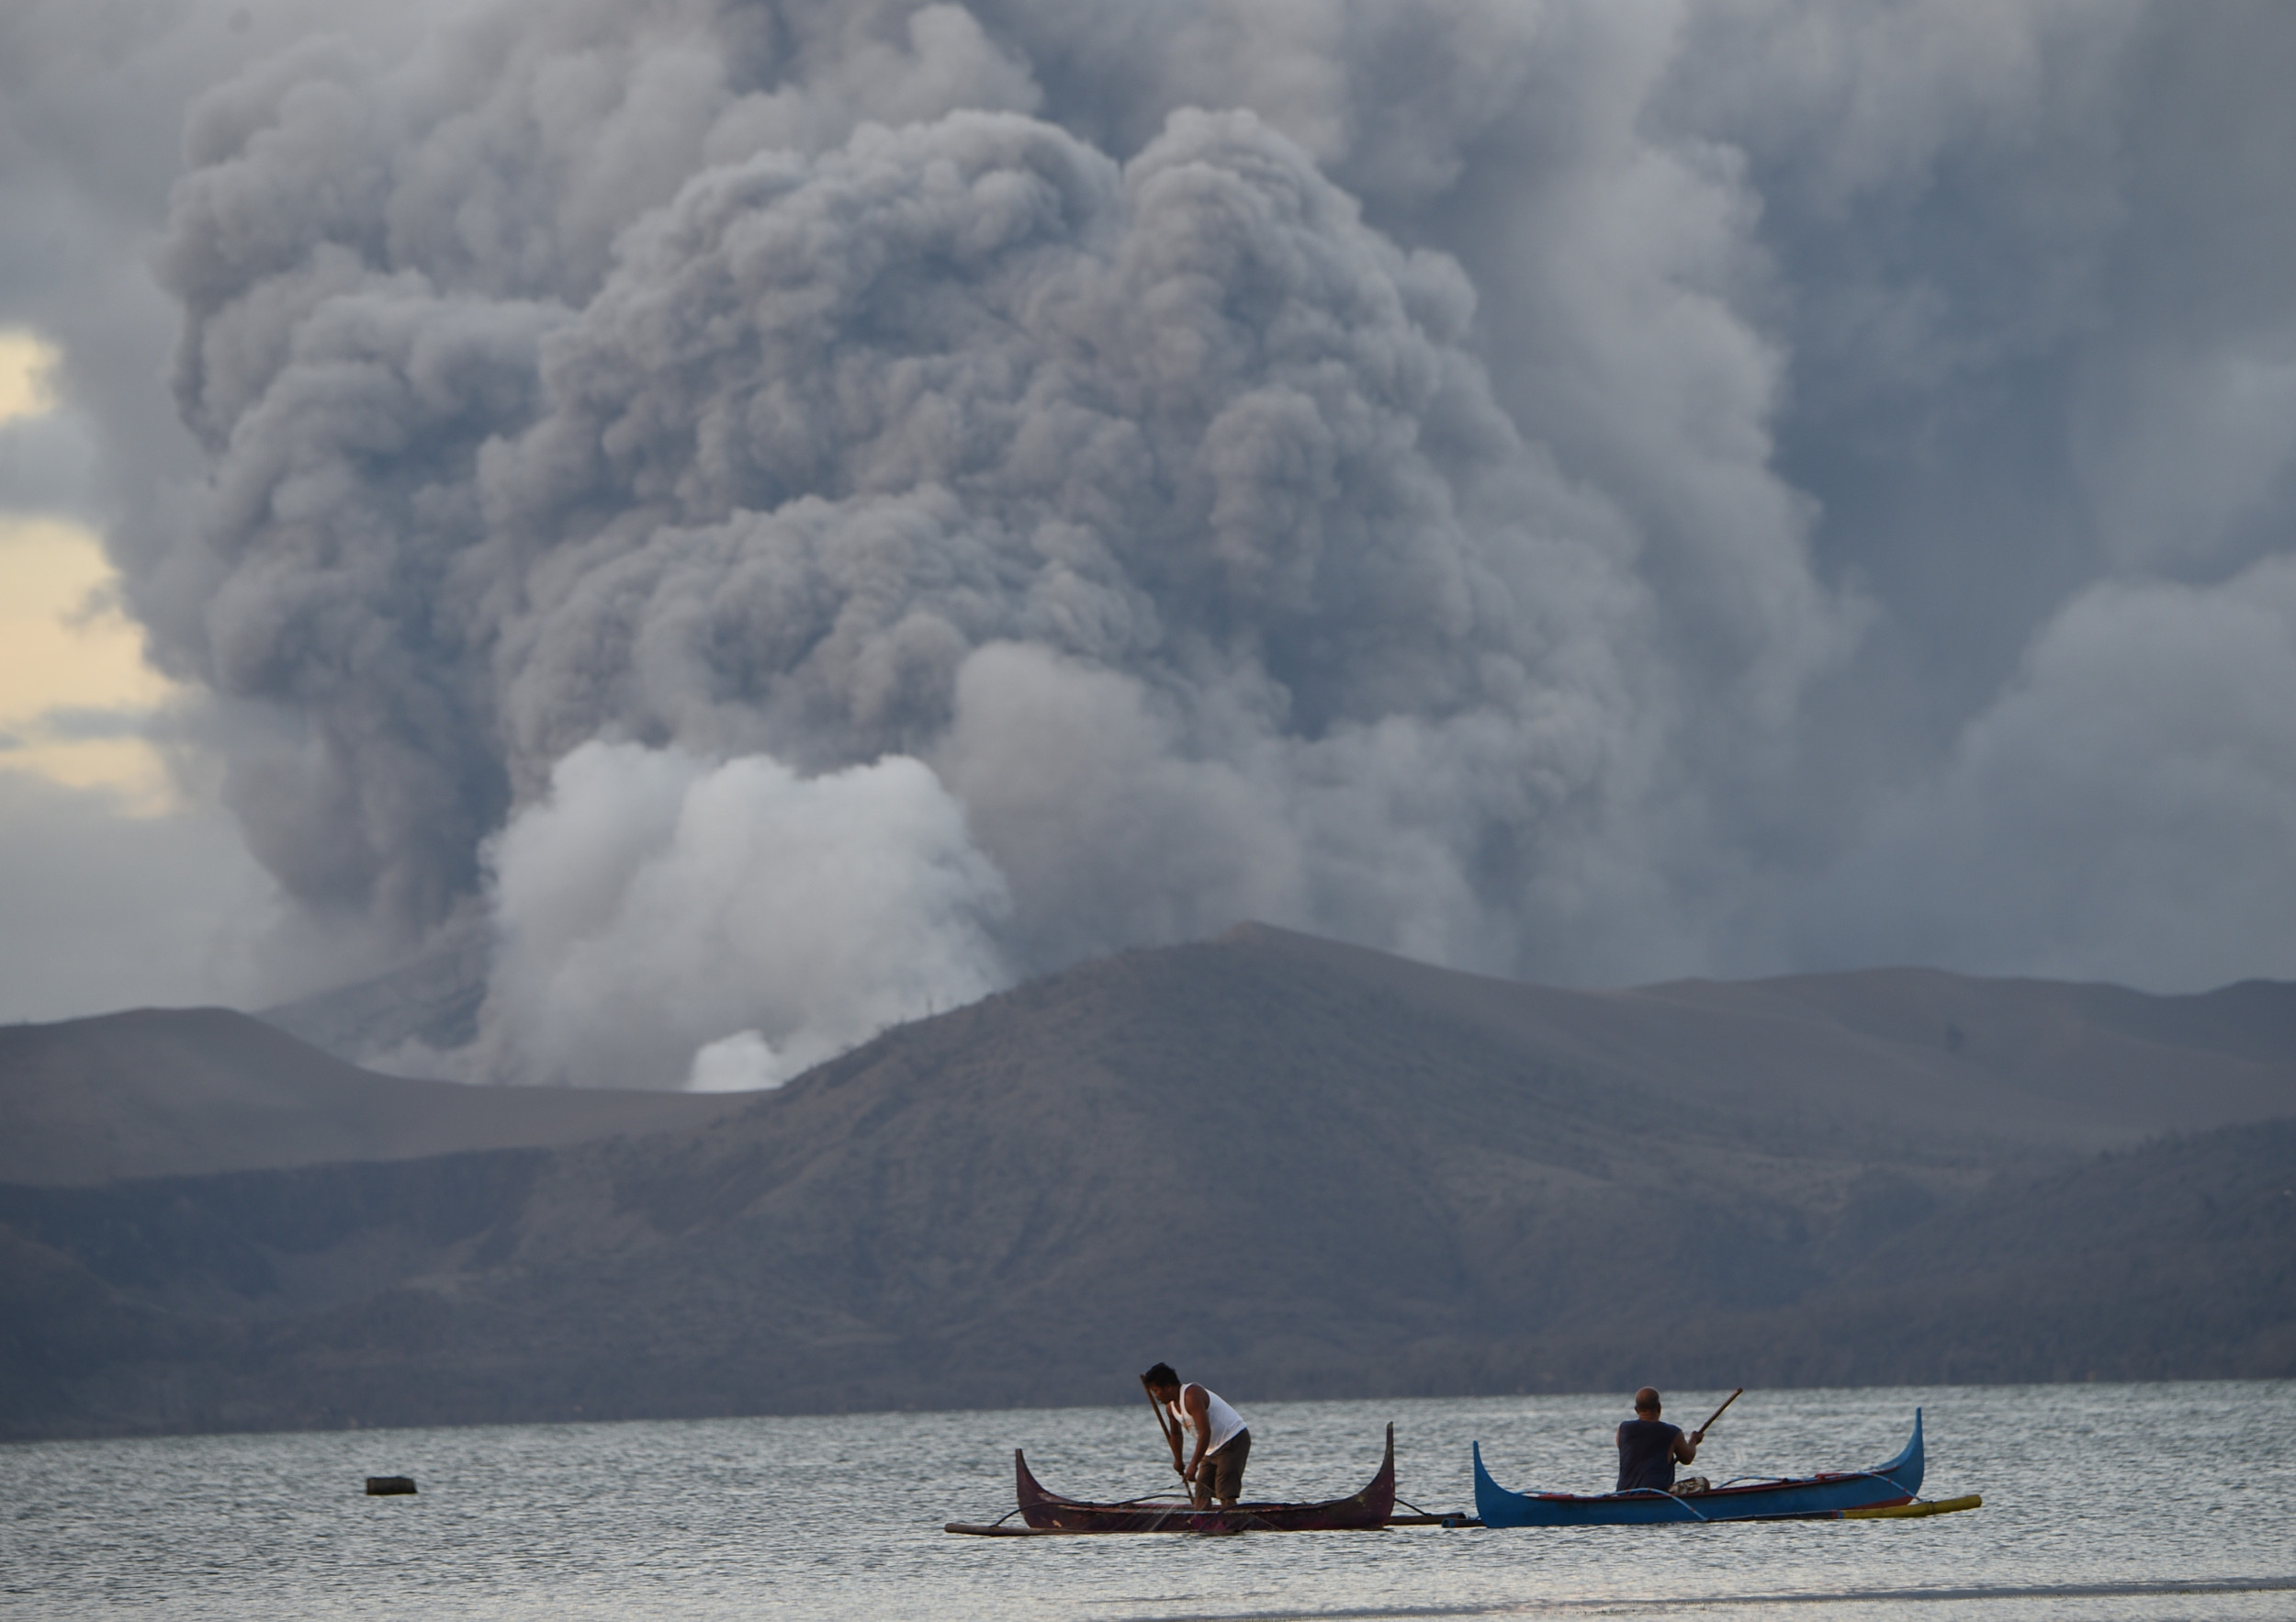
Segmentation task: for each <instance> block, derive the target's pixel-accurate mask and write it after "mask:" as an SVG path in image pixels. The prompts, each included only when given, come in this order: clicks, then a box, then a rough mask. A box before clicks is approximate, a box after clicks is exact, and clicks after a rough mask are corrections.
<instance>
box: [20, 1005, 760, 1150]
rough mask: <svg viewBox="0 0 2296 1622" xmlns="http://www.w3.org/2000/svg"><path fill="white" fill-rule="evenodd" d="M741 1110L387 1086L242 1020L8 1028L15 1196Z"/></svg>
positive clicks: (125, 1018) (714, 1101) (529, 1140)
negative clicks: (29, 1187)
mask: <svg viewBox="0 0 2296 1622" xmlns="http://www.w3.org/2000/svg"><path fill="white" fill-rule="evenodd" d="M742 1101H743V1100H741V1099H740V1098H726V1097H718V1098H711V1097H697V1096H686V1095H679V1094H665V1093H640V1092H571V1091H566V1090H563V1089H549V1090H545V1089H539V1088H536V1089H526V1090H512V1089H510V1088H506V1087H459V1086H456V1085H455V1084H453V1083H451V1082H439V1081H409V1080H405V1079H402V1078H400V1077H398V1076H377V1075H374V1074H373V1073H371V1072H368V1071H364V1070H359V1069H356V1068H355V1067H353V1066H351V1065H349V1064H343V1062H342V1061H341V1060H338V1059H334V1058H331V1057H330V1056H328V1055H327V1054H325V1053H321V1052H320V1051H319V1050H317V1049H316V1048H312V1047H309V1046H306V1045H305V1044H304V1043H302V1042H298V1041H297V1040H295V1038H293V1037H291V1036H288V1035H287V1034H286V1033H284V1032H282V1031H276V1030H274V1029H272V1028H271V1027H270V1026H269V1025H267V1024H265V1023H264V1022H263V1021H261V1020H258V1019H250V1018H248V1017H247V1016H246V1015H244V1014H236V1013H233V1012H231V1010H229V1009H227V1008H143V1009H139V1010H136V1011H135V1012H132V1013H125V1014H107V1015H104V1016H102V1017H101V1018H97V1019H69V1020H65V1021H63V1022H62V1023H60V1024H54V1025H14V1026H4V1027H0V1123H5V1126H6V1131H5V1132H0V1182H12V1183H37V1184H52V1185H68V1184H86V1183H100V1182H106V1181H109V1180H112V1179H116V1178H121V1177H168V1176H181V1175H186V1174H197V1173H201V1172H217V1171H238V1170H245V1169H250V1168H253V1167H257V1166H309V1165H316V1164H320V1163H322V1162H326V1161H338V1160H397V1159H405V1158H408V1157H410V1156H414V1155H439V1154H447V1153H452V1152H455V1151H457V1150H468V1149H490V1148H505V1147H511V1146H519V1145H543V1144H549V1145H557V1144H566V1143H580V1142H582V1141H584V1140H585V1139H589V1138H598V1137H611V1136H613V1135H614V1134H615V1133H618V1132H666V1131H670V1130H673V1129H677V1128H681V1127H691V1126H695V1125H699V1124H701V1123H702V1122H704V1121H712V1120H715V1119H716V1118H717V1117H718V1116H720V1115H723V1114H725V1113H726V1111H727V1110H728V1109H735V1108H737V1107H738V1106H739V1105H740V1103H741V1102H742Z"/></svg>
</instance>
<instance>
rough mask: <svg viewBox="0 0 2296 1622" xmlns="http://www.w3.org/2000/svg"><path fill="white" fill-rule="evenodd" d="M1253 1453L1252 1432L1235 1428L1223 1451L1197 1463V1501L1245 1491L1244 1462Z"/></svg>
mask: <svg viewBox="0 0 2296 1622" xmlns="http://www.w3.org/2000/svg"><path fill="white" fill-rule="evenodd" d="M1251 1457H1252V1433H1251V1432H1250V1431H1248V1430H1242V1431H1238V1432H1236V1434H1235V1435H1234V1436H1230V1437H1229V1438H1228V1440H1227V1442H1226V1443H1225V1444H1224V1445H1223V1446H1222V1447H1221V1449H1220V1451H1219V1452H1217V1453H1215V1454H1213V1455H1212V1456H1211V1457H1210V1458H1209V1459H1205V1460H1204V1462H1203V1463H1201V1464H1199V1465H1198V1466H1197V1467H1196V1502H1197V1503H1198V1504H1208V1503H1210V1501H1211V1500H1212V1499H1215V1498H1241V1497H1242V1496H1243V1495H1244V1462H1245V1461H1246V1460H1247V1459H1250V1458H1251Z"/></svg>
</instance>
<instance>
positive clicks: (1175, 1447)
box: [1140, 1374, 1187, 1481]
mask: <svg viewBox="0 0 2296 1622" xmlns="http://www.w3.org/2000/svg"><path fill="white" fill-rule="evenodd" d="M1140 1389H1141V1390H1142V1391H1146V1392H1147V1393H1148V1411H1149V1412H1150V1413H1152V1414H1154V1415H1155V1416H1156V1434H1157V1435H1158V1436H1162V1437H1163V1438H1164V1445H1165V1447H1169V1448H1171V1449H1172V1470H1173V1473H1174V1474H1176V1475H1177V1476H1178V1477H1179V1478H1180V1480H1182V1481H1187V1466H1185V1465H1183V1464H1182V1463H1181V1462H1180V1444H1179V1441H1178V1439H1177V1437H1176V1436H1175V1435H1174V1434H1173V1433H1174V1432H1175V1431H1176V1430H1177V1429H1178V1428H1179V1427H1178V1424H1177V1422H1176V1421H1175V1422H1174V1423H1172V1424H1170V1425H1167V1424H1165V1417H1164V1404H1163V1403H1162V1402H1157V1401H1156V1392H1155V1388H1154V1387H1153V1386H1151V1385H1150V1384H1149V1383H1148V1377H1147V1376H1146V1375H1144V1374H1143V1375H1142V1376H1141V1377H1140Z"/></svg>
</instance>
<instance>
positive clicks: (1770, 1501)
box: [1475, 1408, 1923, 1526]
mask: <svg viewBox="0 0 2296 1622" xmlns="http://www.w3.org/2000/svg"><path fill="white" fill-rule="evenodd" d="M1922 1468H1923V1457H1922V1446H1921V1411H1920V1410H1919V1408H1917V1409H1915V1410H1914V1411H1913V1439H1912V1440H1911V1441H1909V1442H1908V1443H1907V1444H1906V1447H1905V1450H1904V1451H1903V1452H1901V1453H1899V1454H1898V1455H1897V1457H1896V1458H1895V1459H1891V1460H1890V1461H1889V1462H1888V1463H1886V1464H1877V1465H1875V1466H1874V1468H1873V1469H1872V1470H1829V1471H1826V1472H1824V1473H1823V1474H1819V1475H1814V1476H1796V1477H1792V1478H1789V1479H1787V1480H1784V1481H1752V1482H1748V1483H1746V1484H1744V1485H1741V1486H1732V1487H1716V1488H1715V1489H1713V1490H1712V1491H1711V1492H1698V1493H1693V1494H1690V1495H1688V1496H1685V1497H1681V1498H1677V1497H1675V1496H1674V1495H1673V1494H1672V1493H1671V1492H1586V1493H1581V1492H1509V1491H1507V1489H1506V1488H1504V1487H1502V1486H1501V1485H1499V1483H1498V1482H1496V1481H1492V1480H1491V1472H1490V1471H1489V1470H1485V1469H1484V1468H1483V1450H1482V1445H1481V1444H1480V1443H1477V1444H1476V1445H1475V1513H1476V1514H1477V1515H1480V1516H1481V1518H1482V1523H1483V1525H1484V1526H1679V1525H1684V1524H1693V1523H1696V1522H1699V1521H1767V1520H1796V1519H1801V1518H1804V1517H1817V1516H1823V1517H1828V1518H1830V1517H1832V1516H1835V1515H1840V1513H1841V1512H1842V1511H1843V1510H1845V1509H1873V1508H1877V1507H1879V1506H1882V1505H1885V1504H1905V1503H1908V1502H1910V1501H1911V1499H1912V1497H1913V1495H1914V1494H1915V1493H1917V1492H1919V1491H1921V1473H1922Z"/></svg>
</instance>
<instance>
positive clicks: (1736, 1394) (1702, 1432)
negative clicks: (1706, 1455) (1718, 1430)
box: [1693, 1386, 1746, 1442]
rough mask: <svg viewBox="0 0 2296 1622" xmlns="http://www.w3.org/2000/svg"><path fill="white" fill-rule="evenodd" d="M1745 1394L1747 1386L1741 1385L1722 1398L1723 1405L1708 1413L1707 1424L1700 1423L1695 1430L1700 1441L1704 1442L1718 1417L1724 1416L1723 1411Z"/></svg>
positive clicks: (1695, 1434)
mask: <svg viewBox="0 0 2296 1622" xmlns="http://www.w3.org/2000/svg"><path fill="white" fill-rule="evenodd" d="M1745 1394H1746V1388H1745V1387H1744V1386H1740V1387H1739V1388H1738V1390H1736V1391H1732V1392H1731V1393H1730V1394H1729V1395H1728V1396H1727V1397H1725V1398H1723V1399H1722V1406H1721V1407H1720V1408H1716V1410H1715V1411H1714V1412H1713V1413H1711V1414H1707V1415H1706V1423H1705V1425H1700V1426H1699V1427H1698V1428H1697V1430H1696V1431H1695V1432H1694V1433H1693V1434H1694V1436H1697V1438H1698V1439H1699V1440H1700V1441H1702V1442H1703V1441H1705V1437H1706V1432H1707V1431H1708V1430H1709V1429H1710V1428H1712V1426H1713V1425H1714V1422H1715V1421H1716V1420H1717V1419H1719V1418H1721V1417H1722V1414H1723V1412H1724V1411H1725V1410H1726V1409H1728V1407H1729V1405H1730V1404H1731V1403H1733V1402H1737V1401H1738V1400H1739V1398H1740V1397H1742V1396H1744V1395H1745Z"/></svg>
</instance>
